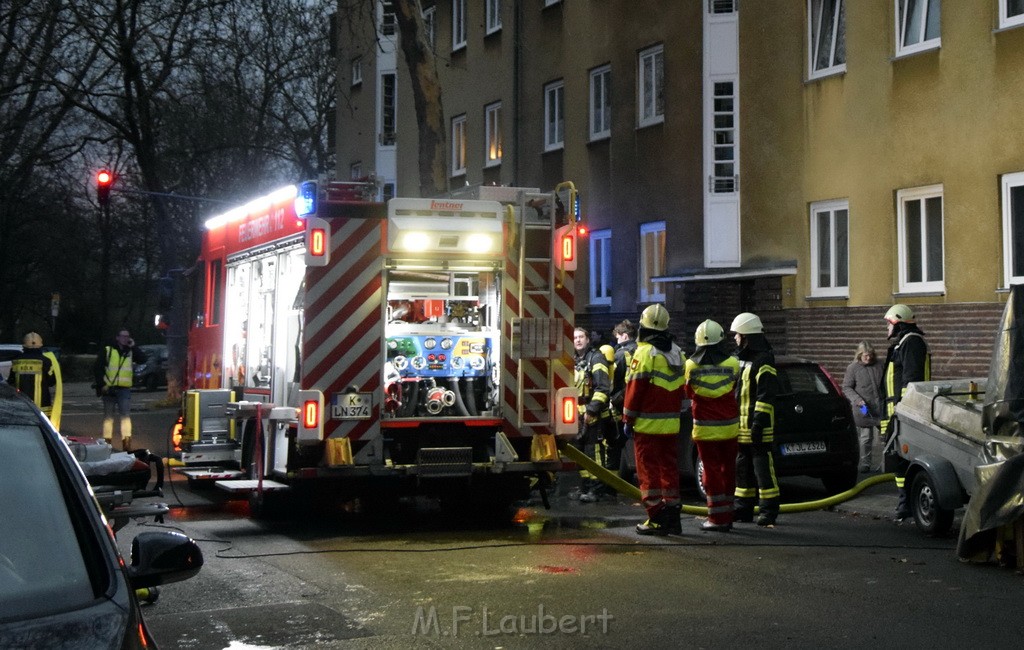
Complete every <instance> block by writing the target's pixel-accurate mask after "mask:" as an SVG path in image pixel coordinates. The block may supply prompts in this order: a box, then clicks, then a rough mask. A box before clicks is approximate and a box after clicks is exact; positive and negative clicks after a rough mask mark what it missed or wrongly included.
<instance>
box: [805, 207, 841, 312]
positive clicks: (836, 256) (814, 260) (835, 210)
mask: <svg viewBox="0 0 1024 650" xmlns="http://www.w3.org/2000/svg"><path fill="white" fill-rule="evenodd" d="M849 224H850V203H849V202H848V201H821V202H819V203H812V204H811V295H812V296H834V297H843V298H845V297H848V296H849V293H850V292H849V288H850V245H849V237H848V234H849V231H850V225H849Z"/></svg>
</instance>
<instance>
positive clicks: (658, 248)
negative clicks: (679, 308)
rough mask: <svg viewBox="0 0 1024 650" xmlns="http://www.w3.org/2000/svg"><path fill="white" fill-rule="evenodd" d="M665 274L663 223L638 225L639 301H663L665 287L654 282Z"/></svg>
mask: <svg viewBox="0 0 1024 650" xmlns="http://www.w3.org/2000/svg"><path fill="white" fill-rule="evenodd" d="M664 274H665V222H664V221H652V222H650V223H642V224H640V301H641V302H658V301H662V300H665V286H664V285H663V284H662V283H661V282H654V281H653V280H651V278H656V277H658V276H660V275H664Z"/></svg>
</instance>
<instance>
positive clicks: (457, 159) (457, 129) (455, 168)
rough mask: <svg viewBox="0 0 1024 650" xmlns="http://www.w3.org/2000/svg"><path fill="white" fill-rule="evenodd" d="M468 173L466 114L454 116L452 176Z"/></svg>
mask: <svg viewBox="0 0 1024 650" xmlns="http://www.w3.org/2000/svg"><path fill="white" fill-rule="evenodd" d="M465 173H466V116H465V115H459V116H458V117H453V118H452V176H461V175H463V174H465Z"/></svg>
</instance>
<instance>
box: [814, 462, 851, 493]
mask: <svg viewBox="0 0 1024 650" xmlns="http://www.w3.org/2000/svg"><path fill="white" fill-rule="evenodd" d="M821 482H822V483H824V485H825V491H826V492H828V493H829V494H830V495H832V494H839V493H840V492H846V491H847V490H849V489H851V488H853V486H855V485H857V468H856V467H844V468H842V469H838V470H836V471H834V472H830V473H828V474H826V475H824V476H822V477H821Z"/></svg>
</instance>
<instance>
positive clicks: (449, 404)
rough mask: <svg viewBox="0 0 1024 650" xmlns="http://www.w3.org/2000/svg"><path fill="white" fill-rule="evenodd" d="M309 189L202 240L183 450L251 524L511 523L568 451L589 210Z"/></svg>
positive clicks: (511, 193)
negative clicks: (497, 515)
mask: <svg viewBox="0 0 1024 650" xmlns="http://www.w3.org/2000/svg"><path fill="white" fill-rule="evenodd" d="M376 191H377V188H376V186H375V185H374V184H372V183H358V182H313V181H310V182H305V183H302V184H301V185H299V186H298V187H295V186H292V187H288V188H284V189H282V190H279V191H277V192H274V193H272V194H270V195H268V196H265V197H262V198H260V199H257V200H254V201H252V202H250V203H248V204H246V205H244V206H240V207H238V208H235V209H233V210H231V211H229V212H226V213H224V214H221V215H218V216H216V217H213V218H211V219H209V220H208V221H207V222H206V228H205V233H204V237H203V244H202V249H201V255H200V259H199V261H198V265H197V267H196V271H197V272H196V273H194V274H193V277H194V279H195V282H194V285H195V287H194V289H195V290H194V294H193V295H194V298H193V306H192V317H191V322H190V326H189V344H188V360H187V374H188V384H189V386H188V388H189V389H188V390H187V391H186V393H185V397H184V405H183V426H182V428H181V441H180V448H181V450H182V455H181V458H182V461H183V464H184V468H182V471H184V472H185V473H186V474H187V475H189V478H190V479H213V480H215V482H216V485H217V486H218V487H220V488H222V489H225V490H229V491H232V492H240V493H248V495H249V499H250V505H251V511H252V513H253V514H254V515H255V516H261V515H269V514H270V513H271V512H277V511H280V510H281V509H292V508H293V507H294V506H295V505H297V504H301V503H305V502H308V501H311V500H318V499H322V498H323V497H324V496H325V495H330V496H331V498H332V499H336V500H349V499H352V500H354V499H359V500H360V501H361V502H363V503H375V502H386V501H387V500H389V499H393V498H395V497H399V496H405V495H417V494H424V495H433V496H439V497H442V498H452V499H454V500H455V501H456V502H458V501H460V500H462V501H463V502H464V503H471V502H472V503H477V502H487V503H489V504H491V505H501V504H505V505H507V504H508V503H511V502H512V501H513V500H515V499H519V498H522V497H524V496H525V495H526V492H527V491H528V486H529V483H530V480H531V478H540V479H543V478H544V477H545V476H547V475H548V473H549V472H551V471H557V470H560V469H562V467H563V465H562V462H561V460H560V457H559V454H558V452H557V449H556V437H558V436H574V435H575V434H576V432H577V421H576V420H577V417H578V414H577V390H576V388H575V386H574V381H573V361H572V333H573V327H574V323H573V308H574V275H575V273H574V272H575V268H576V266H575V265H576V253H577V249H576V245H577V231H576V221H577V220H578V199H577V196H576V189H575V187H574V186H573V185H572V183H569V182H566V183H562V184H560V185H559V186H558V187H557V188H556V189H555V190H554V191H550V192H542V191H540V190H538V189H536V188H513V187H498V186H482V187H477V188H466V189H465V190H464V191H462V192H461V193H459V194H457V195H453V196H450V197H449V198H444V199H436V198H434V199H431V198H426V199H420V198H394V199H391V200H389V201H387V202H386V203H384V202H378V201H375V200H373V198H372V197H374V196H375V194H376Z"/></svg>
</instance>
